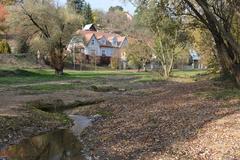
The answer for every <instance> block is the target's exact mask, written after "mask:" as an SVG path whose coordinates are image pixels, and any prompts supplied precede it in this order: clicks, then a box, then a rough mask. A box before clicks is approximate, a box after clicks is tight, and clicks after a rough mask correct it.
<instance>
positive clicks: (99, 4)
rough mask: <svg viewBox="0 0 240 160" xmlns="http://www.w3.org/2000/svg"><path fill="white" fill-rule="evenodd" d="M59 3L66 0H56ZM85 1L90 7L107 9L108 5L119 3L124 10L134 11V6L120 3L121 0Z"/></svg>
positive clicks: (63, 2)
mask: <svg viewBox="0 0 240 160" xmlns="http://www.w3.org/2000/svg"><path fill="white" fill-rule="evenodd" d="M58 1H59V3H61V4H65V3H66V1H67V0H58ZM85 1H86V2H88V3H90V5H91V7H92V9H100V10H104V11H107V10H108V8H109V7H111V6H116V5H120V6H122V7H123V8H124V10H125V11H128V12H129V13H131V14H133V13H134V10H135V8H134V6H133V5H132V4H130V3H122V2H121V0H85Z"/></svg>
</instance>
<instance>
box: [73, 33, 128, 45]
mask: <svg viewBox="0 0 240 160" xmlns="http://www.w3.org/2000/svg"><path fill="white" fill-rule="evenodd" d="M76 34H77V35H81V36H83V37H84V40H85V43H86V44H88V43H89V41H90V40H91V38H92V36H93V35H95V37H96V38H97V39H98V40H99V39H101V38H102V37H105V38H106V39H107V40H108V41H107V44H106V45H105V46H108V47H112V44H111V42H110V41H112V39H113V37H116V38H117V42H118V44H122V42H123V41H124V40H125V38H126V37H124V36H120V35H118V34H115V33H106V32H95V31H84V30H78V31H77V32H76Z"/></svg>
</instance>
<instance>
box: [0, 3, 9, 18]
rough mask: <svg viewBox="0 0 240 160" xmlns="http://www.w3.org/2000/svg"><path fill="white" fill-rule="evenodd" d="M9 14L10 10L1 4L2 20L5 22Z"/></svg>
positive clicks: (0, 13) (0, 14) (0, 15)
mask: <svg viewBox="0 0 240 160" xmlns="http://www.w3.org/2000/svg"><path fill="white" fill-rule="evenodd" d="M7 15H8V12H7V10H6V8H5V7H4V5H2V4H0V22H4V21H5V20H6V17H7Z"/></svg>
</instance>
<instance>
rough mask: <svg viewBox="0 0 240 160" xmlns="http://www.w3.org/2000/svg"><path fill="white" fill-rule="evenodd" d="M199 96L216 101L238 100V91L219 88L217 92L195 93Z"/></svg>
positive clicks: (239, 97)
mask: <svg viewBox="0 0 240 160" xmlns="http://www.w3.org/2000/svg"><path fill="white" fill-rule="evenodd" d="M196 94H197V95H199V96H203V97H205V98H207V99H216V100H230V99H240V90H239V89H238V88H221V89H218V90H213V91H210V92H209V91H208V92H200V93H196Z"/></svg>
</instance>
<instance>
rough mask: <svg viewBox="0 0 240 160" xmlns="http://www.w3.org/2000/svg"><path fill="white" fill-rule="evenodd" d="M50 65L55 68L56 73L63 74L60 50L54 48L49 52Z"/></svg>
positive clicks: (62, 59) (62, 60)
mask: <svg viewBox="0 0 240 160" xmlns="http://www.w3.org/2000/svg"><path fill="white" fill-rule="evenodd" d="M51 65H52V67H53V68H54V69H55V74H56V75H63V69H64V56H63V51H62V50H57V49H55V50H54V51H53V52H51Z"/></svg>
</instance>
